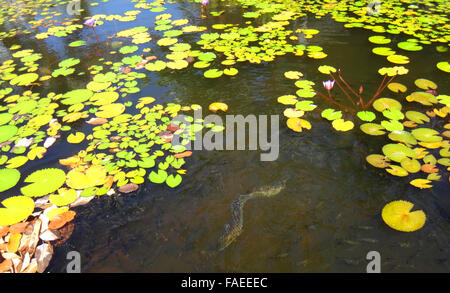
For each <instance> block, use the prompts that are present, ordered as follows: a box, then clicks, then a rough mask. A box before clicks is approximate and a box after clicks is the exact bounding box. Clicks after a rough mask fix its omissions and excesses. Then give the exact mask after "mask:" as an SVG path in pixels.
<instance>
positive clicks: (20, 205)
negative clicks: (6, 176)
mask: <svg viewBox="0 0 450 293" xmlns="http://www.w3.org/2000/svg"><path fill="white" fill-rule="evenodd" d="M2 205H3V206H4V207H5V208H0V225H1V226H9V225H13V224H16V223H19V222H21V221H23V220H25V219H27V218H28V216H30V215H31V213H32V212H33V210H34V201H33V200H32V199H31V198H29V197H26V196H13V197H9V198H7V199H5V200H3V201H2Z"/></svg>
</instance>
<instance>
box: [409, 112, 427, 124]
mask: <svg viewBox="0 0 450 293" xmlns="http://www.w3.org/2000/svg"><path fill="white" fill-rule="evenodd" d="M405 116H406V118H408V119H409V120H411V121H414V122H416V123H418V124H423V123H424V122H430V118H429V117H428V116H427V115H425V114H423V113H421V112H417V111H407V112H406V113H405Z"/></svg>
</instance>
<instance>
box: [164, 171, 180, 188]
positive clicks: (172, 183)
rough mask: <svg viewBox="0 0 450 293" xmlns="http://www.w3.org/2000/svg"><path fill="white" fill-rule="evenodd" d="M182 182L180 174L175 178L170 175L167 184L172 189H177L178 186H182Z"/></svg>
mask: <svg viewBox="0 0 450 293" xmlns="http://www.w3.org/2000/svg"><path fill="white" fill-rule="evenodd" d="M181 180H182V178H181V176H180V175H179V174H177V175H175V176H173V175H169V176H167V179H166V184H167V186H169V187H171V188H175V187H177V186H178V185H180V183H181Z"/></svg>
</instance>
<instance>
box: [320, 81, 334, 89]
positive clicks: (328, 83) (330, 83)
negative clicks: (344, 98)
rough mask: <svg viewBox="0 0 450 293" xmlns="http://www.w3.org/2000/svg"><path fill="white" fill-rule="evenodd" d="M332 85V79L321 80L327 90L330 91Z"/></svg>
mask: <svg viewBox="0 0 450 293" xmlns="http://www.w3.org/2000/svg"><path fill="white" fill-rule="evenodd" d="M333 86H334V80H327V81H324V82H323V87H324V88H325V89H326V90H327V91H330V90H331V89H332V88H333Z"/></svg>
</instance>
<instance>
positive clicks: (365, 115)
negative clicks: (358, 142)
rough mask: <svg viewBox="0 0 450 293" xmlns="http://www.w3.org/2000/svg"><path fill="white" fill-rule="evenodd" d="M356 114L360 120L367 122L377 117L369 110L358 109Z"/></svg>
mask: <svg viewBox="0 0 450 293" xmlns="http://www.w3.org/2000/svg"><path fill="white" fill-rule="evenodd" d="M356 115H357V116H358V118H359V119H361V120H362V121H367V122H372V121H373V120H375V118H377V117H376V116H375V113H373V112H371V111H359V112H358V113H356Z"/></svg>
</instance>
